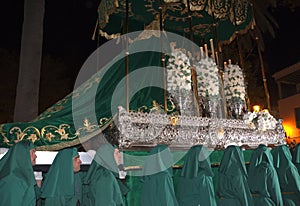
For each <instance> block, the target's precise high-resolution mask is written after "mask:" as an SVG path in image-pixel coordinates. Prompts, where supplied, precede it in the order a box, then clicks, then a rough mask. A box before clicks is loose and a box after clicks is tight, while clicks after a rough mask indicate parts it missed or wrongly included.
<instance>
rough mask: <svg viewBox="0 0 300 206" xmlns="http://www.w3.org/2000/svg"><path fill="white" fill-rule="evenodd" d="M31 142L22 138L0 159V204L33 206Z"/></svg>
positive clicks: (33, 181)
mask: <svg viewBox="0 0 300 206" xmlns="http://www.w3.org/2000/svg"><path fill="white" fill-rule="evenodd" d="M32 148H33V144H32V143H31V142H29V141H27V140H23V141H21V142H19V143H17V144H15V145H14V146H13V147H11V148H10V149H9V151H8V152H7V153H6V154H5V155H4V156H3V157H2V159H1V160H0V205H1V206H2V205H3V206H21V205H26V206H34V205H35V204H36V194H35V185H36V181H35V178H34V173H33V168H32V164H31V160H30V150H31V149H32Z"/></svg>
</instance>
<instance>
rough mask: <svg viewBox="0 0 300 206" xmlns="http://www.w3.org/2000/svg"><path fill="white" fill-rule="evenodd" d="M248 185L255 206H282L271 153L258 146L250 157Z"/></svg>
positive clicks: (266, 148) (262, 146) (265, 148)
mask: <svg viewBox="0 0 300 206" xmlns="http://www.w3.org/2000/svg"><path fill="white" fill-rule="evenodd" d="M248 184H249V187H250V191H251V193H252V197H253V201H254V205H255V206H261V205H263V206H283V202H282V197H281V192H280V186H279V180H278V176H277V173H276V170H275V168H274V165H273V157H272V154H271V151H270V150H269V149H268V147H266V146H265V145H259V146H258V147H257V148H256V149H255V150H254V151H253V152H252V155H251V159H250V165H249V171H248Z"/></svg>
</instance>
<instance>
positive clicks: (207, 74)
mask: <svg viewBox="0 0 300 206" xmlns="http://www.w3.org/2000/svg"><path fill="white" fill-rule="evenodd" d="M195 68H196V72H197V86H198V94H199V96H202V97H206V98H209V99H218V98H220V80H219V69H218V66H217V65H216V63H215V62H214V60H213V59H212V58H209V57H207V58H202V59H201V60H200V61H198V62H196V63H195Z"/></svg>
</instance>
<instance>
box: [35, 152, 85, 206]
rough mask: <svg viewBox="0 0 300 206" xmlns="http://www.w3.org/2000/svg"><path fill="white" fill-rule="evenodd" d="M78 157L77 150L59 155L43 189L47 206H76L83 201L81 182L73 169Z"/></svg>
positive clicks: (59, 153)
mask: <svg viewBox="0 0 300 206" xmlns="http://www.w3.org/2000/svg"><path fill="white" fill-rule="evenodd" d="M76 156H78V152H77V149H76V148H66V149H63V150H61V151H59V152H58V153H57V155H56V157H55V159H54V161H53V163H52V165H51V167H50V169H49V171H48V173H47V174H46V176H45V180H44V183H43V185H42V188H41V192H42V195H41V197H42V198H43V199H44V201H45V203H44V204H45V206H50V205H55V206H76V204H77V202H78V201H80V200H81V194H80V191H81V180H80V179H79V176H78V175H75V174H74V169H73V158H74V157H76Z"/></svg>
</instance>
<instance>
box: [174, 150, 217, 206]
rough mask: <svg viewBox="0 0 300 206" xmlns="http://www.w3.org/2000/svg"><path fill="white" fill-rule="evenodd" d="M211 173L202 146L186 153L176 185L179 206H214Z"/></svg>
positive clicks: (205, 151)
mask: <svg viewBox="0 0 300 206" xmlns="http://www.w3.org/2000/svg"><path fill="white" fill-rule="evenodd" d="M212 177H213V172H212V169H211V164H210V160H209V153H208V151H207V150H206V148H204V147H203V146H202V145H196V146H193V147H191V149H190V150H189V151H188V152H187V154H186V158H185V161H184V165H183V168H182V171H181V176H180V177H179V182H178V185H177V198H178V203H179V205H181V206H186V205H189V206H198V205H206V206H216V205H217V204H216V199H215V192H214V187H213V179H212Z"/></svg>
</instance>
